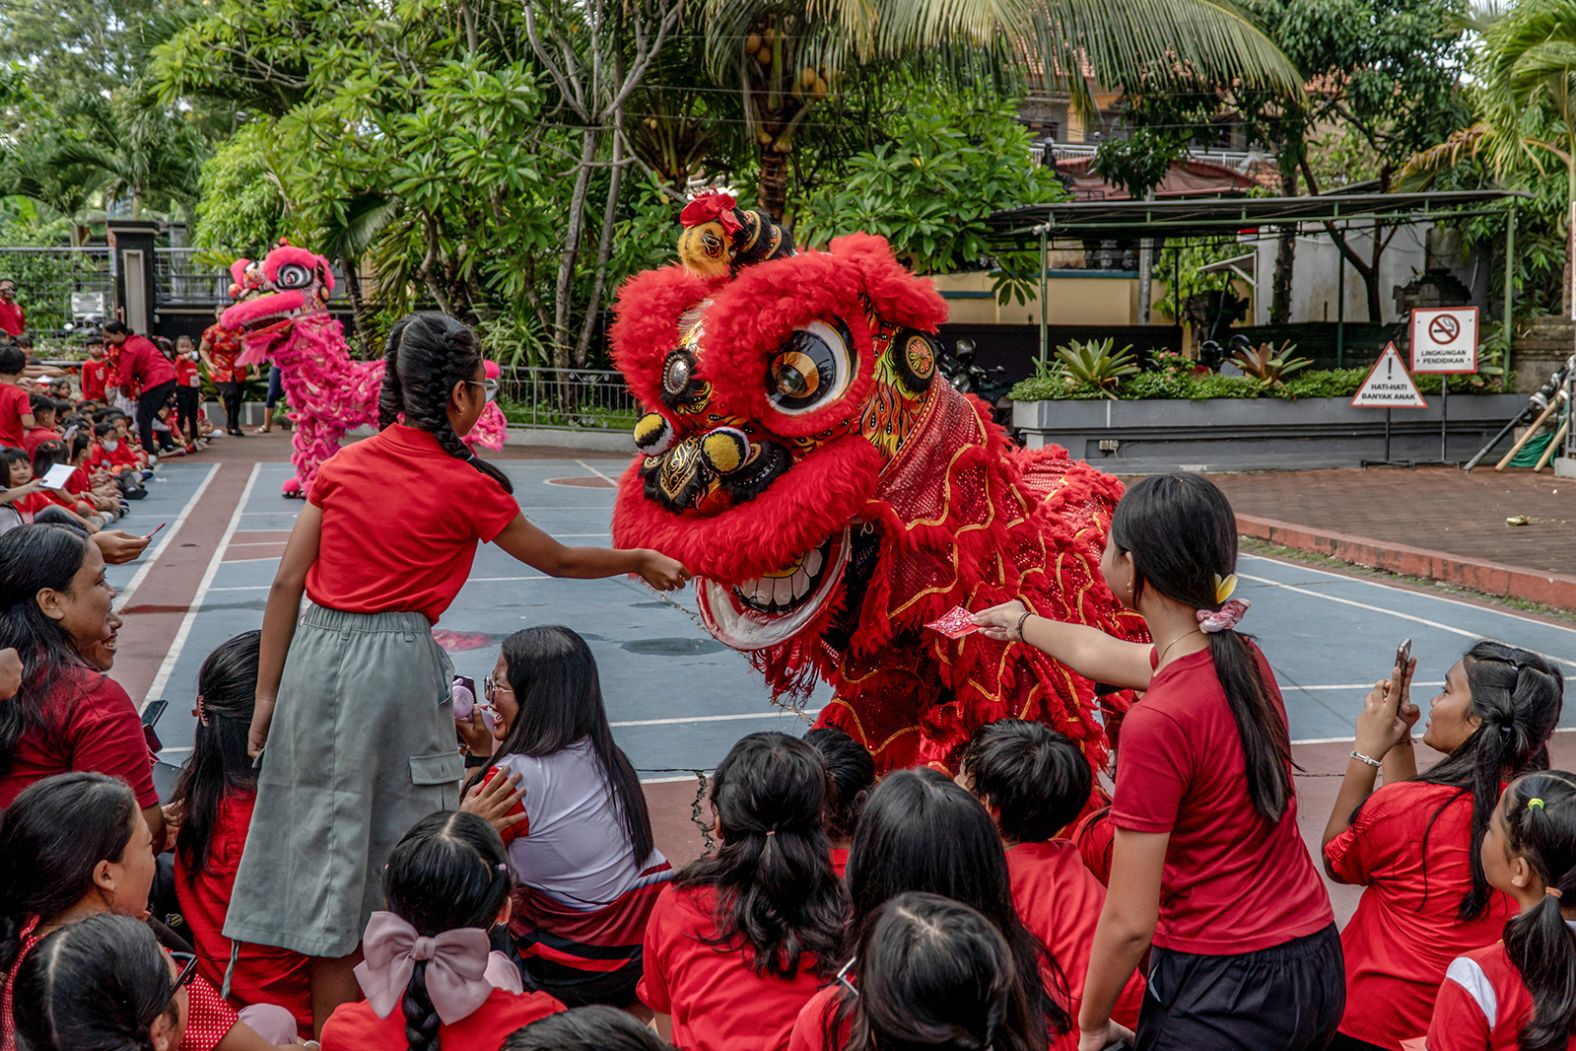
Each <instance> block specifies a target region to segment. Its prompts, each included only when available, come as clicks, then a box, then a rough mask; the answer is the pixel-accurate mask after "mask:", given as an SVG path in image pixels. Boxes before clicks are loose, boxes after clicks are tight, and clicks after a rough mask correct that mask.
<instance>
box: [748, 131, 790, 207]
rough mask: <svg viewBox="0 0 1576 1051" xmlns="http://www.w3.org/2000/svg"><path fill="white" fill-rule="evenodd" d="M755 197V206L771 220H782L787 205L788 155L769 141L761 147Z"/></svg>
mask: <svg viewBox="0 0 1576 1051" xmlns="http://www.w3.org/2000/svg"><path fill="white" fill-rule="evenodd" d="M756 198H757V200H756V207H758V208H759V209H760V210H761V211H763V212H765V213H766V214H767V215H769V216H771V218H772V222H774V223H781V222H782V221H783V211H784V210H785V209H786V208H787V207H788V155H787V154H786V153H778V152H777V151H776V150H775V149H773V148H772V144H771V143H767V144H766V145H765V146H762V147H761V178H760V182H759V184H758V187H757V190H756Z"/></svg>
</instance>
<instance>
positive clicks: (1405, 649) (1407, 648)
mask: <svg viewBox="0 0 1576 1051" xmlns="http://www.w3.org/2000/svg"><path fill="white" fill-rule="evenodd" d="M1411 662H1412V640H1411V639H1405V640H1403V641H1402V643H1401V645H1399V646H1397V647H1396V648H1395V666H1396V668H1397V669H1398V670H1399V671H1400V672H1401V674H1402V675H1405V674H1406V666H1407V665H1408V664H1410V663H1411Z"/></svg>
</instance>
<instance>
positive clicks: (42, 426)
mask: <svg viewBox="0 0 1576 1051" xmlns="http://www.w3.org/2000/svg"><path fill="white" fill-rule="evenodd" d="M28 404H30V405H31V406H32V408H33V426H31V427H29V428H28V429H27V430H26V431H25V432H23V434H22V448H23V449H25V450H26V451H27V455H29V456H32V455H33V453H34V452H36V451H37V450H38V447H39V445H41V444H42V443H44V442H52V441H58V440H59V439H60V432H59V431H57V430H56V429H55V422H56V421H55V399H54V398H52V397H50V396H49V395H47V394H35V395H33V396H32V397H31V398H29V399H28Z"/></svg>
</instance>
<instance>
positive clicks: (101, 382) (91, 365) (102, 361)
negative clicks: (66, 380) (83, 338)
mask: <svg viewBox="0 0 1576 1051" xmlns="http://www.w3.org/2000/svg"><path fill="white" fill-rule="evenodd" d="M87 349H88V359H87V360H86V361H84V362H83V363H82V375H81V377H80V379H79V382H80V383H81V385H82V400H83V401H92V402H98V403H100V404H108V398H109V386H110V384H111V382H112V381H113V380H114V371H113V369H112V367H111V365H110V362H109V360H108V358H106V357H105V354H104V340H103V339H102V338H101V337H99V336H93V337H92V338H90V339H89V340H88V345H87Z"/></svg>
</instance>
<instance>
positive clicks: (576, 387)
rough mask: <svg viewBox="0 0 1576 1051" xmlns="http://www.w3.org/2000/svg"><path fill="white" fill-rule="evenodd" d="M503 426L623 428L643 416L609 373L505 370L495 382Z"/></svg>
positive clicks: (615, 376) (625, 387)
mask: <svg viewBox="0 0 1576 1051" xmlns="http://www.w3.org/2000/svg"><path fill="white" fill-rule="evenodd" d="M498 383H499V389H498V400H499V402H500V407H501V408H502V409H503V410H504V412H505V414H506V415H507V416H508V417H509V422H510V423H513V424H516V425H518V426H523V427H542V428H547V429H550V430H565V431H620V430H628V429H629V428H631V427H633V426H634V425H635V421H636V420H638V419H640V417H641V416H642V415H644V410H643V409H641V407H640V403H639V402H638V401H636V400H635V396H634V395H633V394H632V393H630V390H629V386H628V385H627V384H626V383H625V382H624V377H623V375H622V374H621V373H618V372H615V371H612V370H611V369H546V368H506V369H504V370H503V374H502V375H501V376H500V377H499V380H498Z"/></svg>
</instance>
